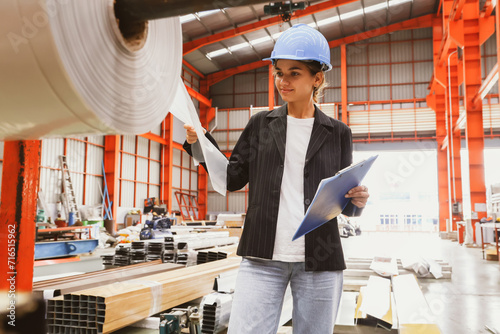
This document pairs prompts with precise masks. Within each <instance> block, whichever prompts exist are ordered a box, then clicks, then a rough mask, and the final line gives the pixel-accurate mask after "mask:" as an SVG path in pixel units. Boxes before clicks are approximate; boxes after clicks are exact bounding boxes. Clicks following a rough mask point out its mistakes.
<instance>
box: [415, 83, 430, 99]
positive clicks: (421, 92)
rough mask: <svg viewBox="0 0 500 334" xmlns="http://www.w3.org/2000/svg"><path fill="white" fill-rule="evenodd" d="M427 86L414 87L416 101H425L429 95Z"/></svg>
mask: <svg viewBox="0 0 500 334" xmlns="http://www.w3.org/2000/svg"><path fill="white" fill-rule="evenodd" d="M428 87H429V85H428V84H418V85H415V98H416V99H425V98H426V97H427V94H429V90H428V89H427V88H428Z"/></svg>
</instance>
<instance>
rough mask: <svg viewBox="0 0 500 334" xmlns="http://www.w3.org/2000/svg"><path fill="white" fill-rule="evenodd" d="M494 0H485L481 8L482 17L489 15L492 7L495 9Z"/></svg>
mask: <svg viewBox="0 0 500 334" xmlns="http://www.w3.org/2000/svg"><path fill="white" fill-rule="evenodd" d="M495 6H496V1H492V0H486V2H485V3H484V6H483V10H482V11H481V16H482V17H484V18H488V17H490V15H491V13H492V12H493V9H495Z"/></svg>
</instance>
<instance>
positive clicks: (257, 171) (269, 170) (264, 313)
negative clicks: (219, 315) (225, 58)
mask: <svg viewBox="0 0 500 334" xmlns="http://www.w3.org/2000/svg"><path fill="white" fill-rule="evenodd" d="M268 60H272V62H273V66H274V77H275V85H276V88H277V89H278V91H279V93H280V95H281V97H282V99H283V101H285V102H286V103H285V105H283V106H282V107H280V108H277V109H274V110H272V111H262V112H260V113H258V114H256V115H254V116H252V117H251V118H250V120H249V122H248V124H247V126H246V127H245V129H244V131H243V133H242V134H241V137H240V138H239V140H238V142H237V144H236V146H235V147H234V149H233V152H232V154H231V157H230V158H229V165H228V169H227V189H228V190H229V191H235V190H239V189H241V188H242V187H244V186H245V185H246V184H247V183H248V184H249V206H248V210H247V216H246V220H245V227H244V229H243V234H242V236H241V240H240V244H239V246H238V255H240V256H242V257H243V260H242V262H241V266H240V269H239V273H238V277H237V282H236V288H235V293H234V299H233V306H232V311H231V318H230V323H229V333H230V334H245V333H249V334H265V333H276V332H277V329H278V325H279V319H280V314H281V308H282V305H283V297H284V293H285V290H286V288H287V285H288V283H290V286H291V289H292V296H293V332H294V333H299V334H307V333H311V334H331V333H333V327H334V323H335V317H336V314H337V309H338V305H339V301H340V296H341V294H342V280H343V276H342V270H344V269H345V268H346V267H345V263H344V256H343V253H342V246H341V243H340V236H339V231H338V226H337V220H336V219H332V220H331V221H330V222H328V223H326V224H324V225H322V226H321V227H319V228H317V229H316V230H314V231H312V232H310V233H308V234H306V235H305V237H302V238H299V239H297V240H295V241H293V242H292V241H291V240H292V236H293V234H294V233H295V231H296V229H297V227H298V226H299V225H300V222H301V221H302V219H303V217H304V214H305V212H306V210H307V208H308V206H309V204H310V203H311V200H312V199H313V197H314V194H315V192H316V189H317V187H318V184H319V183H320V181H321V180H322V179H323V178H326V177H330V176H333V175H335V173H336V172H338V171H339V170H340V169H342V168H345V167H346V166H349V165H350V164H351V163H352V139H351V131H350V129H349V128H348V127H347V126H346V125H345V124H344V123H342V122H339V121H337V120H334V119H332V118H330V117H328V116H326V115H325V114H324V113H323V112H322V111H321V110H319V109H318V107H317V106H316V105H315V104H314V103H315V102H318V96H319V94H320V93H321V91H322V89H323V87H324V86H325V75H324V72H326V71H328V70H330V69H331V65H330V49H329V46H328V42H327V41H326V39H325V38H324V36H323V35H322V34H321V33H320V32H318V31H317V30H315V29H313V28H311V27H309V26H307V25H304V24H299V25H295V26H293V27H292V28H290V29H288V30H287V31H285V32H284V33H283V34H282V35H281V36H280V38H279V39H278V41H277V42H276V45H275V47H274V50H273V52H272V55H271V57H270V58H268ZM184 127H185V128H186V130H187V135H186V143H185V145H184V147H185V149H186V151H187V152H188V153H190V154H191V144H193V143H195V142H196V141H197V136H196V133H195V131H194V129H193V127H192V126H190V125H185V126H184ZM206 136H207V137H208V138H209V139H210V140H211V141H212V142H214V143H215V141H214V140H213V138H212V137H211V136H210V135H209V134H208V133H207V134H206ZM345 196H346V197H348V198H351V202H350V203H349V204H348V205H347V207H346V208H345V209H344V211H343V213H344V214H345V215H359V214H360V212H361V209H362V208H363V207H364V206H365V204H366V201H367V199H368V196H369V194H368V192H367V188H366V187H364V186H358V187H355V188H353V189H351V190H350V191H349V192H348V193H347V194H346V195H345Z"/></svg>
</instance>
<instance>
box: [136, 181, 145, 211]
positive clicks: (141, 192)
mask: <svg viewBox="0 0 500 334" xmlns="http://www.w3.org/2000/svg"><path fill="white" fill-rule="evenodd" d="M146 198H148V185H147V184H143V183H137V185H136V189H135V206H136V207H138V208H143V207H144V200H145V199H146Z"/></svg>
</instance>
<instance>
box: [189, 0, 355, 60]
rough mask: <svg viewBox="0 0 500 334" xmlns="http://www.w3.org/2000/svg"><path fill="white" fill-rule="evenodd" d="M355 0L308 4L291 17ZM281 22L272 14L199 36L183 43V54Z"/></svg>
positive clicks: (320, 10) (281, 21)
mask: <svg viewBox="0 0 500 334" xmlns="http://www.w3.org/2000/svg"><path fill="white" fill-rule="evenodd" d="M355 1H357V0H330V1H325V2H322V3H320V4H317V5H313V6H309V7H307V8H306V9H304V10H298V11H296V12H294V13H293V15H292V19H298V18H300V17H304V16H308V15H312V14H316V13H319V12H322V11H325V10H328V9H332V8H335V7H338V6H342V5H345V4H348V3H351V2H355ZM281 23H283V20H282V19H281V17H279V16H274V17H271V18H269V19H265V20H261V21H258V22H255V23H250V24H246V25H244V26H241V27H237V28H234V29H230V30H226V31H222V32H219V33H216V34H213V35H210V36H207V37H203V38H199V39H196V40H194V41H191V42H186V43H184V44H183V55H186V54H188V53H190V52H193V51H194V50H196V49H199V48H201V47H202V46H205V45H208V44H212V43H217V42H220V41H223V40H226V39H229V38H232V37H236V36H240V35H243V34H248V33H250V32H253V31H257V30H260V29H264V28H267V27H271V26H274V25H277V24H281Z"/></svg>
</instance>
